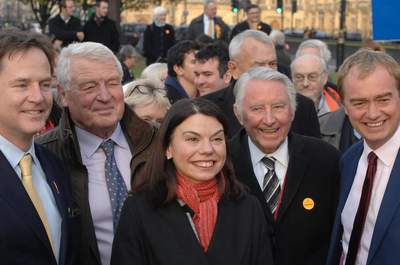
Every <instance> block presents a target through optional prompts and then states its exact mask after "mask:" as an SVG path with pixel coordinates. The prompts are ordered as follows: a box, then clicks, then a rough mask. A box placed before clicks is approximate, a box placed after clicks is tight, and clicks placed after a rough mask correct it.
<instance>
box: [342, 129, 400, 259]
mask: <svg viewBox="0 0 400 265" xmlns="http://www.w3.org/2000/svg"><path fill="white" fill-rule="evenodd" d="M399 128H400V127H399ZM399 128H398V129H397V131H396V133H395V134H394V135H393V136H392V138H391V139H390V140H389V141H387V142H386V143H385V144H384V145H383V146H381V147H380V148H378V149H376V150H372V149H371V148H370V147H369V146H368V145H367V144H366V142H365V141H364V151H363V153H362V155H361V157H360V160H359V162H358V167H357V172H356V175H355V177H354V181H353V185H352V186H351V190H350V193H349V196H348V197H347V201H346V204H345V206H344V208H343V211H342V215H341V220H342V224H343V236H342V246H343V254H344V261H346V256H347V252H348V248H349V242H350V236H351V232H352V229H353V224H354V219H355V216H356V213H357V210H358V205H359V204H360V198H361V193H362V187H363V184H364V179H365V175H366V173H367V168H368V159H367V156H368V154H369V153H370V152H372V151H373V152H375V154H376V155H377V156H378V160H377V169H376V173H375V178H374V183H373V186H372V191H371V200H370V203H369V207H368V212H367V217H366V219H365V225H364V230H363V232H362V235H361V242H360V246H359V249H358V253H357V258H356V264H366V263H367V259H368V254H369V248H370V246H371V240H372V236H373V233H374V227H375V224H376V220H377V217H378V213H379V209H380V207H381V203H382V199H383V196H384V195H385V190H386V186H387V184H388V182H389V178H390V174H391V172H392V169H393V165H394V162H395V160H396V157H397V153H398V151H399V148H400V129H399ZM343 264H345V263H343Z"/></svg>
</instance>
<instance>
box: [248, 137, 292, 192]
mask: <svg viewBox="0 0 400 265" xmlns="http://www.w3.org/2000/svg"><path fill="white" fill-rule="evenodd" d="M288 148H289V147H288V138H287V137H286V139H285V141H284V142H283V143H282V144H281V145H280V146H279V148H278V149H277V150H276V151H275V152H273V153H272V154H264V153H263V152H262V151H261V150H260V149H258V147H257V146H255V145H254V143H253V142H252V141H251V139H250V137H249V149H250V156H251V163H252V165H253V170H254V175H256V178H257V181H258V184H259V185H260V187H261V190H262V189H263V182H264V176H265V174H266V173H267V172H268V169H267V167H266V166H265V165H264V163H263V162H262V161H261V159H262V158H263V157H264V156H268V157H271V156H273V157H274V158H275V159H276V161H275V174H276V176H277V177H278V179H279V183H280V184H281V187H282V185H283V182H284V181H285V176H286V170H287V167H288V164H289V149H288Z"/></svg>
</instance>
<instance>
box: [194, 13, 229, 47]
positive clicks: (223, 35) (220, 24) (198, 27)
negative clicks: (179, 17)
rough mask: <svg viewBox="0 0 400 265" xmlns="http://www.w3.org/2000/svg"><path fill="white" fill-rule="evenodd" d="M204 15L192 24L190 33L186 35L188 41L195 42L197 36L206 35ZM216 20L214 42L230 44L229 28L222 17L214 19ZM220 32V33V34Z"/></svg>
mask: <svg viewBox="0 0 400 265" xmlns="http://www.w3.org/2000/svg"><path fill="white" fill-rule="evenodd" d="M203 15H204V14H201V15H200V16H198V17H196V18H194V19H193V20H192V22H190V25H189V29H188V32H187V34H186V39H187V40H194V39H195V38H196V37H197V36H199V35H201V34H204V21H203ZM213 20H214V38H213V39H214V40H222V41H225V42H229V36H228V30H229V28H228V26H227V25H226V24H225V22H224V21H222V19H221V18H220V17H215V18H213ZM218 31H220V33H218Z"/></svg>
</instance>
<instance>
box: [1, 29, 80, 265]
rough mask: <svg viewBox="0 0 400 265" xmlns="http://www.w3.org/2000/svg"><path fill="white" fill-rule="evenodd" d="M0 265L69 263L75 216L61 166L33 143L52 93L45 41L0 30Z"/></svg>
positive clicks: (49, 48)
mask: <svg viewBox="0 0 400 265" xmlns="http://www.w3.org/2000/svg"><path fill="white" fill-rule="evenodd" d="M0 51H1V52H0V60H1V66H2V67H1V71H0V83H1V88H0V90H1V97H0V168H1V171H0V182H1V184H0V210H1V216H2V217H1V218H0V238H1V240H0V253H1V254H0V264H37V265H44V264H52V265H57V264H75V263H74V262H75V259H76V257H77V254H78V250H79V245H78V243H79V225H80V215H79V213H78V212H77V211H76V210H75V209H74V208H73V203H72V196H71V191H70V187H69V183H68V176H67V172H66V170H65V168H64V165H63V163H62V161H61V159H59V158H58V157H57V156H56V155H55V154H53V153H52V152H50V151H49V150H48V149H46V148H44V147H43V146H40V145H38V144H35V143H34V141H33V135H34V134H36V133H38V132H40V131H42V130H43V129H44V126H45V123H46V120H47V118H48V116H49V113H50V110H51V106H52V102H53V98H52V91H51V74H52V69H53V58H54V52H53V47H52V44H51V42H50V39H48V38H47V37H45V36H43V35H38V34H35V33H29V32H23V31H20V30H19V29H17V28H7V29H2V30H1V31H0Z"/></svg>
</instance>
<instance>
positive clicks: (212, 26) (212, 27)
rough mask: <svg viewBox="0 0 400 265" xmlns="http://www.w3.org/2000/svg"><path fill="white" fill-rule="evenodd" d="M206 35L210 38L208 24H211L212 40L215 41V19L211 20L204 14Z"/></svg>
mask: <svg viewBox="0 0 400 265" xmlns="http://www.w3.org/2000/svg"><path fill="white" fill-rule="evenodd" d="M203 23H204V34H205V35H207V36H208V24H209V23H211V33H212V34H211V38H213V39H214V30H215V29H214V28H215V25H214V19H209V18H208V17H207V15H206V14H203Z"/></svg>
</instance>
